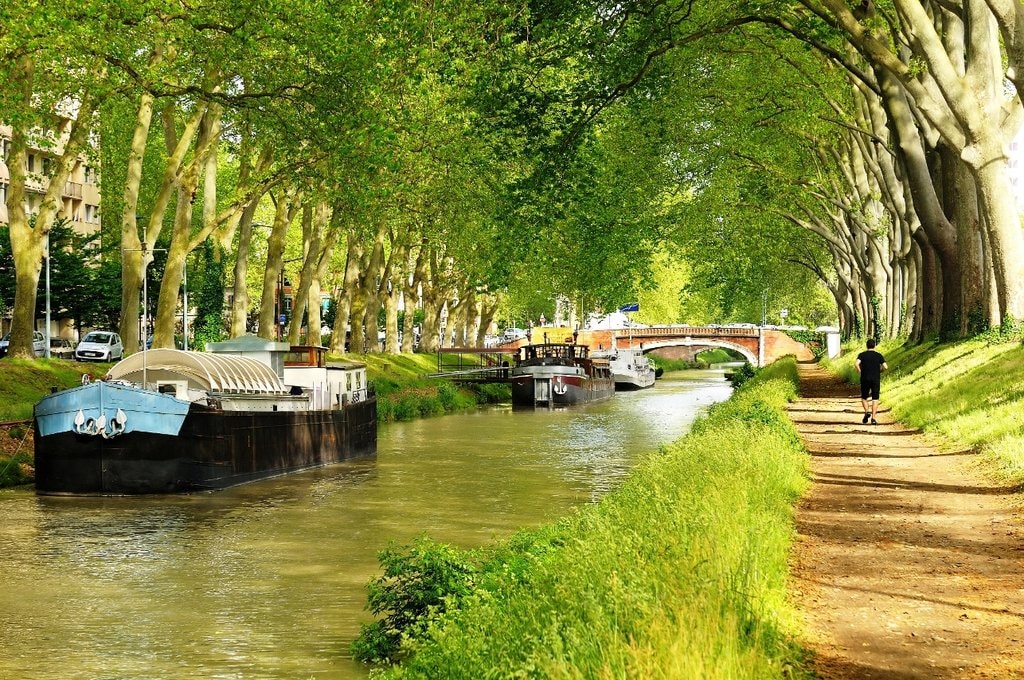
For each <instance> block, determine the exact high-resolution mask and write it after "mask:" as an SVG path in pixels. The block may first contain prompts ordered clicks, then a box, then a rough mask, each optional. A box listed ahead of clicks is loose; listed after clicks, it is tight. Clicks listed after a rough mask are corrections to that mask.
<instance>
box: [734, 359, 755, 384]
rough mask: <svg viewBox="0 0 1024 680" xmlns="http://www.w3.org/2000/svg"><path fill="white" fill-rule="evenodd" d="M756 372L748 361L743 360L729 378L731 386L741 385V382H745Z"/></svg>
mask: <svg viewBox="0 0 1024 680" xmlns="http://www.w3.org/2000/svg"><path fill="white" fill-rule="evenodd" d="M756 373H757V371H756V369H755V368H754V367H753V366H752V365H751V364H750V362H749V361H745V362H743V365H742V366H739V367H738V368H737V369H736V370H735V371H733V373H732V377H731V378H730V380H731V381H732V386H733V387H743V383H745V382H747V381H748V380H750V379H751V378H753V377H754V375H755V374H756Z"/></svg>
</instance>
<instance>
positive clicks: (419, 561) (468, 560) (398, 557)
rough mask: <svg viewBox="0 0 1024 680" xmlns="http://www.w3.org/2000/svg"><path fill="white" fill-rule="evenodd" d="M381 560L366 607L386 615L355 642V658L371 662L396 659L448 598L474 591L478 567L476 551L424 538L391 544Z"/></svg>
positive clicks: (370, 585)
mask: <svg viewBox="0 0 1024 680" xmlns="http://www.w3.org/2000/svg"><path fill="white" fill-rule="evenodd" d="M378 559H379V560H380V563H381V566H382V567H383V568H384V574H383V576H380V577H379V578H375V579H373V580H372V581H370V584H369V591H370V594H369V602H368V605H367V606H368V608H369V609H370V611H371V612H373V613H374V614H375V615H378V616H380V615H383V618H382V619H380V620H378V621H375V622H373V623H372V624H369V625H364V626H363V627H362V631H361V632H360V635H359V637H358V638H357V639H356V640H355V642H353V644H352V651H353V654H354V655H355V657H356V658H357V659H359V660H360V661H367V662H372V663H382V662H389V661H394V660H396V659H397V658H398V657H399V656H400V654H401V651H402V645H403V640H409V639H412V638H415V637H418V636H421V635H422V634H423V632H424V631H425V630H426V626H427V623H428V622H429V621H430V620H431V619H432V618H436V617H437V616H439V615H440V614H442V613H443V612H444V611H445V609H446V607H447V606H448V605H449V603H452V602H454V601H455V599H457V598H459V597H462V596H464V595H467V594H468V593H469V592H471V590H472V588H473V583H474V579H475V577H476V574H477V572H478V568H477V566H476V565H475V564H474V563H473V559H472V553H469V552H465V551H460V550H457V549H455V548H452V547H451V546H448V545H444V544H441V543H435V542H434V541H431V540H430V539H428V538H426V537H422V538H420V539H418V540H417V541H416V542H415V543H413V544H412V546H409V547H407V548H406V549H405V550H400V549H398V548H396V547H395V546H394V545H391V546H389V547H388V548H385V549H384V550H382V551H381V552H380V553H379V554H378Z"/></svg>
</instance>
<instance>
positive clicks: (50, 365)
mask: <svg viewBox="0 0 1024 680" xmlns="http://www.w3.org/2000/svg"><path fill="white" fill-rule="evenodd" d="M108 366H110V364H78V363H75V362H71V361H65V360H62V359H14V358H11V357H4V358H3V359H0V372H2V373H3V377H4V379H3V380H0V421H12V420H27V419H29V418H31V417H32V407H33V406H34V405H35V403H36V402H37V401H39V400H40V399H42V398H43V397H44V396H45V395H47V394H49V393H50V388H51V387H57V388H58V389H67V388H69V387H75V386H76V385H80V384H81V382H82V374H83V373H91V374H93V375H103V373H104V372H106V370H107V367H108Z"/></svg>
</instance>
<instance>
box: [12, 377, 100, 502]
mask: <svg viewBox="0 0 1024 680" xmlns="http://www.w3.org/2000/svg"><path fill="white" fill-rule="evenodd" d="M108 367H109V364H79V363H75V362H73V361H65V360H63V359H14V358H11V357H4V358H3V359H0V377H2V379H0V423H10V421H22V420H29V419H30V418H32V407H33V406H34V405H35V403H36V402H37V401H39V400H40V399H42V398H43V397H44V396H45V395H46V394H48V393H49V392H50V388H51V387H58V388H61V389H64V388H67V387H74V386H75V385H79V384H81V382H82V374H83V373H92V374H94V375H102V374H103V373H104V372H106V370H107V368H108ZM33 463H34V459H33V456H32V432H31V427H30V426H28V425H25V424H21V423H14V424H7V425H2V426H0V488H2V487H7V486H17V485H19V484H30V483H32V482H33V481H34V480H35V470H34V468H33Z"/></svg>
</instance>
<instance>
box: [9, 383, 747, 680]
mask: <svg viewBox="0 0 1024 680" xmlns="http://www.w3.org/2000/svg"><path fill="white" fill-rule="evenodd" d="M730 392H731V388H730V387H729V386H728V384H727V383H726V382H725V380H724V379H723V374H722V372H721V371H688V372H684V373H675V374H669V375H667V376H666V377H665V379H662V380H659V381H658V382H657V384H656V385H655V387H653V388H651V389H648V390H644V391H642V392H633V393H619V394H616V396H615V398H614V399H612V400H610V401H608V402H605V403H602V404H593V405H589V406H586V407H580V408H575V409H567V410H560V411H536V412H533V411H520V410H516V411H513V410H512V409H511V408H508V407H497V408H489V409H484V410H480V411H478V412H473V413H468V414H460V415H453V416H445V417H440V418H432V419H426V420H419V421H415V422H411V423H394V424H388V425H384V426H382V427H381V430H380V438H379V445H378V453H377V456H376V457H374V458H372V459H369V460H363V461H357V462H352V463H345V464H340V465H336V466H331V467H329V468H323V469H319V470H313V471H309V472H306V473H300V474H296V475H292V476H289V477H283V478H279V479H273V480H267V481H263V482H257V483H253V484H249V485H246V486H241V487H237V488H234V489H228V490H225V491H220V492H217V493H209V494H197V495H191V496H173V497H166V496H164V497H157V498H51V497H37V496H36V495H35V494H34V493H33V492H32V490H31V489H28V490H26V489H12V490H4V491H0V574H2V577H3V580H2V583H3V585H2V587H0V631H2V642H0V644H2V645H3V653H2V654H0V678H58V677H59V678H64V679H71V678H83V679H84V678H88V679H95V678H117V679H128V678H138V679H142V678H145V679H152V678H245V679H246V680H251V679H254V678H289V679H291V678H364V677H366V675H367V673H368V670H367V668H366V667H364V666H362V665H361V664H358V663H356V662H354V661H352V659H351V655H350V653H349V644H350V642H351V641H352V639H353V638H354V637H355V636H356V635H357V634H358V631H359V625H360V623H362V622H365V621H368V620H369V614H368V612H366V611H365V609H364V606H365V603H366V583H367V581H368V580H369V579H370V578H371V577H372V576H374V575H376V574H377V573H378V564H377V560H376V554H377V552H378V551H379V550H380V549H381V548H383V547H385V546H386V545H387V544H388V542H389V541H392V540H393V541H397V542H399V543H404V542H408V541H409V540H411V539H413V538H414V537H416V536H418V535H421V534H424V533H427V534H429V535H430V536H431V537H433V538H435V539H439V540H442V541H445V542H448V543H452V544H455V545H458V546H461V547H472V546H477V545H481V544H484V543H486V542H489V541H492V540H498V539H501V538H503V537H506V536H508V535H509V534H511V533H512V532H514V531H515V530H516V529H518V528H521V527H530V526H537V525H540V524H543V523H545V522H549V521H552V520H555V519H557V518H558V517H560V516H563V515H565V514H566V513H568V512H569V511H570V510H571V509H572V508H573V507H576V506H579V505H581V504H585V503H590V502H593V501H596V500H597V499H599V498H600V497H601V496H602V495H603V494H605V493H606V492H608V491H609V490H610V489H613V488H615V486H616V485H617V484H618V483H619V482H620V481H621V479H622V478H623V476H624V475H626V474H628V472H629V470H630V468H631V467H632V466H633V465H634V464H635V463H636V462H637V460H638V459H639V458H640V457H641V456H642V455H643V454H645V453H648V452H650V451H653V450H655V449H657V447H658V446H660V445H662V444H664V443H667V442H669V441H672V440H674V439H676V438H678V437H679V436H681V435H682V434H683V433H685V432H686V430H687V429H688V427H689V425H690V423H691V422H692V421H693V419H694V418H695V417H696V415H697V414H698V413H700V412H701V411H702V410H704V409H706V408H707V407H708V406H709V405H711V404H712V403H714V402H717V401H721V400H723V399H725V398H727V397H728V396H729V394H730Z"/></svg>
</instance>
